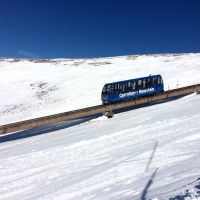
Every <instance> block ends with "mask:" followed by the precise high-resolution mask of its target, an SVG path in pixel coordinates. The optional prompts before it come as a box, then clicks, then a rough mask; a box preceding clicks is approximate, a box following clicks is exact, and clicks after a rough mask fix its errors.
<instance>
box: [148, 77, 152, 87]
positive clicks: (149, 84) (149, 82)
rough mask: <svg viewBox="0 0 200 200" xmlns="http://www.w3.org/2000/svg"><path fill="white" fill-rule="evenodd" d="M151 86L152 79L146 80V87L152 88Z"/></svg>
mask: <svg viewBox="0 0 200 200" xmlns="http://www.w3.org/2000/svg"><path fill="white" fill-rule="evenodd" d="M152 85H153V82H152V79H151V78H148V80H147V87H152Z"/></svg>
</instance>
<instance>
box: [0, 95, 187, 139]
mask: <svg viewBox="0 0 200 200" xmlns="http://www.w3.org/2000/svg"><path fill="white" fill-rule="evenodd" d="M184 96H185V95H184ZM181 97H183V96H179V97H175V98H169V99H167V100H162V101H157V102H152V103H146V104H142V105H138V106H131V107H129V108H123V109H117V110H113V113H114V114H118V113H122V112H126V111H131V110H133V109H138V108H142V107H147V106H151V105H156V104H162V103H166V102H169V101H174V100H177V99H179V98H181ZM100 116H102V113H99V114H95V115H91V116H89V117H84V118H80V119H75V120H69V121H64V122H60V123H56V124H51V125H45V126H41V127H37V128H32V129H27V130H23V131H18V132H15V133H11V134H6V135H2V136H0V143H2V142H8V141H13V140H18V139H23V138H27V137H32V136H36V135H41V134H45V133H50V132H54V131H57V130H62V129H66V128H69V127H72V126H76V125H79V124H81V123H84V122H87V121H90V120H92V119H95V118H98V117H100Z"/></svg>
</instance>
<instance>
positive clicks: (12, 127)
mask: <svg viewBox="0 0 200 200" xmlns="http://www.w3.org/2000/svg"><path fill="white" fill-rule="evenodd" d="M193 92H196V93H199V92H200V84H197V85H191V86H187V87H182V88H177V89H173V90H168V91H166V92H164V93H162V94H158V95H154V96H150V97H141V98H137V99H133V100H128V101H123V102H120V103H115V104H109V105H98V106H92V107H88V108H83V109H79V110H74V111H69V112H63V113H59V114H54V115H49V116H45V117H39V118H35V119H30V120H25V121H20V122H15V123H10V124H5V125H2V126H0V135H3V134H7V133H11V132H17V131H22V130H26V129H31V128H36V127H40V126H44V125H49V124H55V123H58V122H62V121H67V120H73V119H78V118H83V117H88V116H91V115H95V114H100V113H106V112H112V111H114V110H118V109H123V108H128V107H134V106H138V105H142V104H146V103H151V102H156V101H160V100H166V99H168V98H172V97H178V96H182V95H188V94H191V93H193Z"/></svg>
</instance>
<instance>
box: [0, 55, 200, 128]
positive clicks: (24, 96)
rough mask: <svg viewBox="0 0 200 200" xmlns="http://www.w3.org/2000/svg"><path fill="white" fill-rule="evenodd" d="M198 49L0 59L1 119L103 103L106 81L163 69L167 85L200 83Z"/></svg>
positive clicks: (5, 121) (24, 116)
mask: <svg viewBox="0 0 200 200" xmlns="http://www.w3.org/2000/svg"><path fill="white" fill-rule="evenodd" d="M199 63H200V53H199V54H166V55H146V56H145V55H143V56H123V57H114V58H99V59H77V60H69V59H54V60H16V59H0V75H1V78H0V125H2V124H6V123H10V122H15V121H20V120H25V119H30V118H35V117H40V116H46V115H49V114H54V113H59V112H64V111H69V110H74V109H78V108H83V107H88V106H93V105H98V104H101V90H102V88H103V86H104V84H105V83H107V82H113V81H120V80H126V79H130V78H137V77H141V76H148V75H149V74H161V75H162V76H163V79H164V83H165V90H167V89H168V86H169V88H170V89H172V88H176V87H177V84H178V87H182V86H186V85H190V84H196V83H199V80H200V79H199V77H200V75H199V74H200V66H199Z"/></svg>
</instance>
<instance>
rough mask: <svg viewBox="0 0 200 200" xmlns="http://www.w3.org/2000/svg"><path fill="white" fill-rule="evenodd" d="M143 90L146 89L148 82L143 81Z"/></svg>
mask: <svg viewBox="0 0 200 200" xmlns="http://www.w3.org/2000/svg"><path fill="white" fill-rule="evenodd" d="M143 88H146V80H145V79H143Z"/></svg>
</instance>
